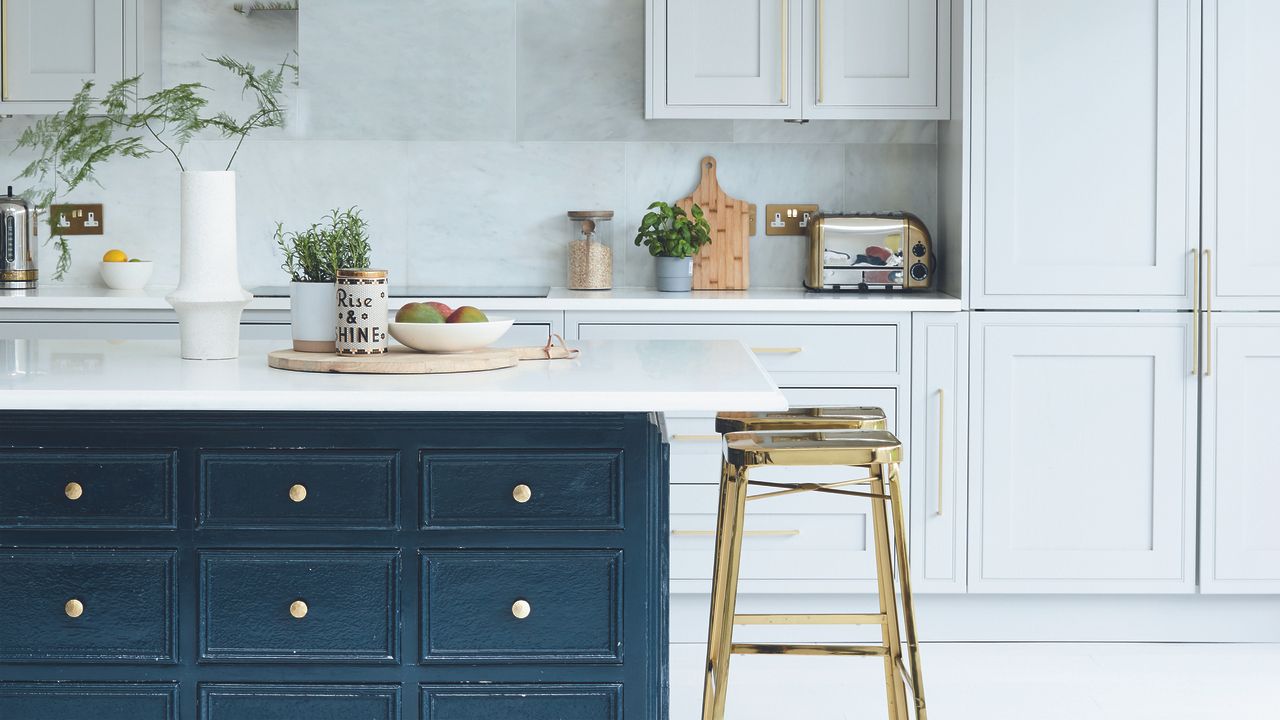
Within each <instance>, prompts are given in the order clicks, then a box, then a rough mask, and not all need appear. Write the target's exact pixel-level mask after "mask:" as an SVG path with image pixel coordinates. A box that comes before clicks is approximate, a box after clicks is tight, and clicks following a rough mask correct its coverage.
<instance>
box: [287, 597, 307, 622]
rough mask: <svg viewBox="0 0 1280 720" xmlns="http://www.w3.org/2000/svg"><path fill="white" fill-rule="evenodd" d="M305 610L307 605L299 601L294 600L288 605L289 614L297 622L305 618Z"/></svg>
mask: <svg viewBox="0 0 1280 720" xmlns="http://www.w3.org/2000/svg"><path fill="white" fill-rule="evenodd" d="M307 610H308V608H307V604H306V603H305V602H303V601H301V600H294V601H293V602H291V603H289V614H290V615H292V616H293V617H294V618H296V619H298V620H301V619H302V618H304V617H306V616H307Z"/></svg>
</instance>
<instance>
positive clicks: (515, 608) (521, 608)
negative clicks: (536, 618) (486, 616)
mask: <svg viewBox="0 0 1280 720" xmlns="http://www.w3.org/2000/svg"><path fill="white" fill-rule="evenodd" d="M531 612H533V608H532V607H530V605H529V601H528V600H517V601H515V602H514V603H512V604H511V614H512V615H514V616H515V617H516V619H517V620H523V619H525V618H527V617H529V613H531Z"/></svg>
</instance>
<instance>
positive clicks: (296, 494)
mask: <svg viewBox="0 0 1280 720" xmlns="http://www.w3.org/2000/svg"><path fill="white" fill-rule="evenodd" d="M289 499H290V500H292V501H294V502H296V503H300V502H302V501H303V500H306V499H307V486H306V485H293V486H292V487H290V488H289Z"/></svg>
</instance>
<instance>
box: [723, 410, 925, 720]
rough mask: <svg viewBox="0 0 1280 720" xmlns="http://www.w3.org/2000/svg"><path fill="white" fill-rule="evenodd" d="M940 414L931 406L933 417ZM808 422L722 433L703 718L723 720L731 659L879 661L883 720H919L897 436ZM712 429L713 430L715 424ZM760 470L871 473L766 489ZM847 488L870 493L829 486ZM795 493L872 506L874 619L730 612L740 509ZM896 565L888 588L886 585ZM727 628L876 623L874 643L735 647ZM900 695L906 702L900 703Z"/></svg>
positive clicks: (921, 707)
mask: <svg viewBox="0 0 1280 720" xmlns="http://www.w3.org/2000/svg"><path fill="white" fill-rule="evenodd" d="M941 410H942V408H941V407H939V411H941ZM809 421H810V425H809V430H807V431H804V432H795V431H784V432H764V431H754V432H752V431H748V432H733V433H730V434H728V435H727V436H726V447H727V452H726V454H725V460H724V462H723V463H722V465H721V473H720V499H719V507H718V509H717V513H716V528H717V530H716V543H715V559H714V562H713V568H712V584H711V611H710V618H709V622H708V624H707V662H706V665H705V668H704V678H703V694H702V720H723V718H724V710H725V703H726V700H727V698H728V678H729V661H730V659H731V657H732V656H733V655H843V656H860V657H881V658H883V659H884V673H885V696H886V701H887V706H888V710H889V718H890V720H910V713H909V710H908V708H909V707H912V706H913V707H914V708H915V713H914V714H915V718H916V720H927V719H928V711H927V709H926V704H925V699H924V682H923V678H922V676H921V669H920V650H919V643H918V639H917V637H916V626H915V603H914V600H913V598H912V594H911V572H910V568H909V566H908V559H907V538H906V522H905V519H904V511H903V502H904V496H903V493H902V488H901V475H900V473H899V470H898V463H899V461H900V460H901V455H902V445H901V443H900V442H899V441H898V439H897V438H896V437H894V436H893V435H892V434H890V433H888V432H886V431H883V430H861V431H849V430H843V429H834V430H833V429H830V428H826V427H824V426H823V425H822V422H823V418H821V417H811V418H809ZM717 422H718V424H719V418H718V419H717ZM837 428H838V426H837ZM939 461H941V457H939ZM767 465H774V466H778V465H781V466H794V467H816V466H837V467H850V468H865V469H867V470H868V471H869V472H870V473H871V476H870V477H869V478H859V479H857V480H847V481H842V482H837V483H774V482H765V481H761V480H752V479H750V472H751V470H752V469H753V468H756V467H763V466H767ZM940 479H941V476H940ZM855 484H857V485H866V486H869V488H868V489H869V492H859V491H850V490H841V489H837V488H838V487H839V486H847V485H855ZM753 485H754V486H758V487H769V488H781V490H780V491H775V492H764V493H757V494H754V495H751V494H748V488H749V487H750V486H753ZM795 492H830V493H838V494H844V495H856V496H859V497H867V498H870V499H871V519H872V526H873V533H874V539H875V542H874V546H875V557H876V585H877V589H878V595H879V599H880V611H879V612H876V613H830V614H814V613H807V614H772V613H771V614H760V613H754V614H738V613H737V595H738V573H739V568H740V566H741V559H742V538H743V536H744V535H746V534H748V533H747V532H744V530H743V525H744V523H745V519H746V518H745V511H746V504H747V502H748V501H751V500H760V499H763V498H767V497H775V496H777V495H785V494H790V493H795ZM890 513H892V519H890ZM891 529H892V540H891V539H890V530H891ZM895 564H896V570H897V587H895V583H894V574H895V572H894V571H895ZM899 591H900V592H901V596H902V601H901V602H902V604H901V608H899V605H898V593H899ZM735 625H879V626H880V628H881V638H882V641H881V643H880V644H876V645H846V644H830V643H825V644H811V643H735V642H734V641H733V628H734V626H735ZM904 633H905V648H904V638H903V634H904ZM908 688H909V689H910V691H911V695H912V701H908V699H907V690H908Z"/></svg>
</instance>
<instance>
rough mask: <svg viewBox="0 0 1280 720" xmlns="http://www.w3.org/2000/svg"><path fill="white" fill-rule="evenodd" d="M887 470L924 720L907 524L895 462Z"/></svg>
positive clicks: (914, 679)
mask: <svg viewBox="0 0 1280 720" xmlns="http://www.w3.org/2000/svg"><path fill="white" fill-rule="evenodd" d="M888 468H889V505H890V506H891V507H892V508H893V536H894V537H893V544H894V548H895V550H896V551H897V555H898V582H899V584H900V585H901V586H902V622H903V625H904V626H905V628H906V633H907V652H908V653H909V654H910V660H911V694H912V695H913V696H915V701H916V720H927V719H928V712H927V711H926V709H925V702H924V678H922V677H921V676H920V646H919V643H918V642H917V641H916V610H915V601H914V600H913V599H912V596H911V567H910V565H909V564H908V562H907V555H908V553H907V538H906V522H905V521H904V520H903V510H902V497H903V495H902V487H901V483H900V480H901V476H900V475H899V473H898V465H897V463H892V464H890V465H888Z"/></svg>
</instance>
